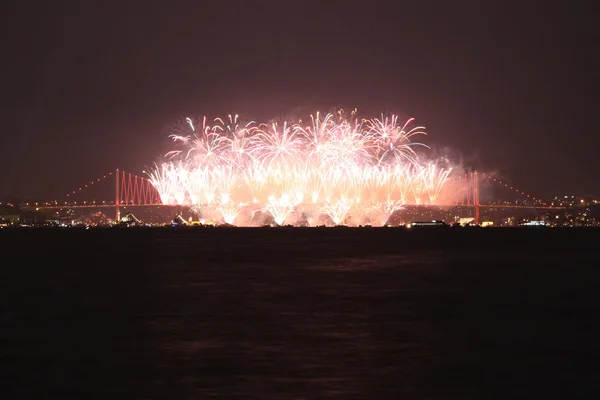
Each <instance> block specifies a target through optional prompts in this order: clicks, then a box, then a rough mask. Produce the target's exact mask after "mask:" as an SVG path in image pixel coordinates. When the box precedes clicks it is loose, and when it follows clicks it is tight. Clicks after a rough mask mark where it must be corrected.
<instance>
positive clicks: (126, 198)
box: [29, 169, 563, 222]
mask: <svg viewBox="0 0 600 400" xmlns="http://www.w3.org/2000/svg"><path fill="white" fill-rule="evenodd" d="M452 179H453V180H454V181H455V183H456V182H457V185H455V187H457V188H459V189H458V192H459V195H458V196H456V197H457V200H456V201H455V202H454V203H453V204H446V205H435V206H431V205H427V206H428V207H457V206H461V207H472V208H473V209H474V219H475V221H476V222H480V209H481V208H493V209H510V208H520V209H532V210H533V209H539V210H545V209H548V210H550V209H552V210H558V209H562V208H563V207H554V206H552V205H550V204H549V203H548V202H545V201H543V200H542V199H540V198H537V197H534V196H532V195H531V194H529V193H527V192H525V191H523V190H521V189H519V188H516V187H515V186H513V185H512V184H510V183H508V182H505V181H503V180H502V179H499V178H496V177H494V176H492V175H490V174H486V173H479V172H471V173H468V174H464V175H462V176H455V177H453V178H452ZM111 181H112V183H111ZM484 183H486V184H490V185H491V187H494V186H496V187H499V188H502V189H504V190H505V191H509V192H511V193H513V194H515V195H517V196H518V198H519V200H520V201H521V202H522V204H515V203H510V204H509V203H488V204H482V203H481V202H480V197H481V196H480V195H481V189H480V188H481V187H482V185H483V184H484ZM99 185H103V186H104V185H110V186H112V187H113V188H114V189H113V190H114V198H113V199H114V200H104V201H86V200H82V197H81V196H82V195H85V192H87V191H89V190H90V189H91V188H94V187H97V186H99ZM488 186H489V185H488ZM29 206H30V207H35V208H38V209H64V208H67V207H68V208H101V207H102V208H104V207H110V208H114V209H115V215H116V219H117V220H120V209H121V207H125V206H126V207H136V206H138V207H139V206H143V207H149V206H163V207H171V205H165V204H163V203H162V202H161V200H160V196H159V193H158V191H157V190H156V189H155V188H154V186H153V185H152V183H151V182H150V180H149V179H147V178H144V177H142V176H139V175H135V174H132V173H129V172H125V171H121V170H118V169H117V170H116V171H113V172H109V173H107V174H106V175H103V176H101V177H98V178H96V179H94V180H92V181H89V182H87V183H85V184H83V185H82V186H80V187H78V188H75V189H74V190H72V191H70V192H69V193H66V194H65V196H64V199H63V200H62V201H58V200H55V201H52V202H43V203H36V204H29Z"/></svg>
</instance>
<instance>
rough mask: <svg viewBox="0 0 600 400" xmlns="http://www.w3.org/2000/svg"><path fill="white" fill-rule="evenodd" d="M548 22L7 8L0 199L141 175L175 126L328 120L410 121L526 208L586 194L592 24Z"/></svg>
mask: <svg viewBox="0 0 600 400" xmlns="http://www.w3.org/2000/svg"><path fill="white" fill-rule="evenodd" d="M508 3H510V4H508ZM92 4H94V5H92ZM354 4H360V5H356V6H355V5H354ZM549 4H550V3H548V2H542V1H539V2H532V1H522V2H505V1H489V2H482V1H470V2H460V1H455V2H442V1H414V2H403V1H376V0H371V1H361V2H359V1H351V0H347V1H344V2H341V1H329V0H328V1H323V0H321V1H310V0H290V1H283V0H245V1H226V0H218V1H217V0H215V1H189V2H182V1H127V0H121V1H106V0H105V1H97V2H91V1H73V2H68V1H55V2H50V1H48V2H32V1H24V0H21V1H10V2H8V1H5V2H3V5H2V12H1V13H0V15H1V17H0V18H1V27H0V29H1V30H2V32H1V35H2V36H1V39H0V40H1V52H2V63H1V65H2V66H1V68H2V71H1V74H0V82H1V86H0V98H1V114H0V117H1V120H2V125H1V128H0V129H1V133H0V135H1V137H0V138H1V141H0V149H1V150H2V154H1V155H0V193H14V194H17V195H21V196H38V197H44V198H48V199H55V198H59V199H60V198H61V195H62V194H63V193H64V192H66V191H69V190H71V189H72V188H74V187H77V186H78V185H80V184H81V183H82V182H85V181H89V180H90V179H93V178H94V177H96V176H98V175H101V174H104V173H105V172H107V171H110V170H114V169H115V168H121V169H125V170H128V171H131V172H138V173H139V172H141V171H142V170H143V169H144V167H145V166H146V165H151V164H153V162H154V161H155V160H156V159H157V158H158V157H159V156H161V155H162V154H164V152H165V151H166V147H167V145H168V139H167V136H166V131H165V125H166V124H168V123H171V122H172V121H173V120H175V119H177V118H180V117H185V116H201V115H208V116H211V117H214V116H221V115H227V114H229V113H238V114H241V115H245V116H248V117H252V118H253V119H263V118H271V117H278V116H281V115H285V114H290V113H292V114H293V113H294V112H296V111H297V110H298V109H302V110H308V111H315V110H317V109H320V110H325V111H327V110H329V109H330V108H332V107H338V106H341V107H358V108H359V110H363V111H364V112H365V113H366V112H371V111H372V112H374V113H376V114H375V115H374V116H376V115H377V114H379V113H380V112H381V111H383V110H392V111H397V112H401V113H403V114H407V115H410V116H413V117H415V118H416V119H417V122H418V123H420V124H422V125H424V126H426V127H427V131H428V132H429V136H428V137H427V138H426V142H427V143H428V144H430V145H432V146H433V147H435V148H437V149H451V150H452V151H453V152H454V153H458V154H461V155H462V156H463V158H464V160H465V162H466V163H467V166H470V167H473V168H478V169H480V170H495V171H500V172H501V173H502V174H503V176H506V177H509V178H510V179H511V180H512V181H513V182H514V183H515V184H516V185H518V186H520V187H522V188H524V189H526V190H528V191H530V192H531V193H532V194H534V195H541V196H554V195H556V194H563V193H574V194H579V193H598V194H600V179H599V173H600V153H599V151H600V141H599V139H598V132H597V125H596V121H595V117H596V115H595V114H594V113H595V111H596V110H597V108H598V106H599V101H598V99H599V96H598V90H599V79H598V75H599V74H598V71H600V69H599V67H600V66H599V63H598V56H597V53H598V50H597V44H596V43H595V42H594V35H593V33H594V28H593V26H594V23H595V22H597V21H595V18H594V15H595V14H594V13H593V12H592V10H591V9H586V8H585V7H579V8H578V7H576V6H571V5H567V4H569V3H563V4H562V5H561V6H560V7H556V8H554V7H551V6H550V5H549ZM589 4H590V5H592V4H593V3H592V2H589Z"/></svg>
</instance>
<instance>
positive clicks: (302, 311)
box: [0, 228, 600, 400]
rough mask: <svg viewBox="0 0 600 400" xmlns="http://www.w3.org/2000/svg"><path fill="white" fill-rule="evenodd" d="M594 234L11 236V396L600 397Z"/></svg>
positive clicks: (196, 231)
mask: <svg viewBox="0 0 600 400" xmlns="http://www.w3.org/2000/svg"><path fill="white" fill-rule="evenodd" d="M599 247H600V230H593V229H573V228H571V229H567V228H565V229H558V228H548V229H545V228H541V229H539V228H538V229H536V228H531V229H526V228H522V229H521V228H504V229H503V228H448V229H421V230H413V231H405V230H403V229H396V228H362V229H355V228H327V229H307V228H304V229H303V228H294V229H287V228H146V229H140V228H110V229H89V230H84V229H75V228H73V229H47V230H46V229H31V230H8V229H3V230H0V399H3V400H5V399H47V398H53V399H54V398H55V399H117V398H118V399H121V398H123V399H212V398H217V399H238V398H239V399H280V400H284V399H382V400H387V399H403V400H407V399H515V398H526V399H533V398H539V399H584V398H585V399H598V398H600V252H599Z"/></svg>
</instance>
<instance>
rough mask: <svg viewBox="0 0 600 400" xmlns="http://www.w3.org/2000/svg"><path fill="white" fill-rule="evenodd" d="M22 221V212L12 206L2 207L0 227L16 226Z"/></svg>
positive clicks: (0, 206)
mask: <svg viewBox="0 0 600 400" xmlns="http://www.w3.org/2000/svg"><path fill="white" fill-rule="evenodd" d="M20 219H21V210H19V209H18V208H17V207H14V206H12V205H0V225H9V224H11V225H15V224H18V223H19V221H20Z"/></svg>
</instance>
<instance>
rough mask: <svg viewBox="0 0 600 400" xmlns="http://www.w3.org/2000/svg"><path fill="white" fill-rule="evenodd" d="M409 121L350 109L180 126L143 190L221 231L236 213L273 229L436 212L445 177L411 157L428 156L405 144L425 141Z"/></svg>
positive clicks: (187, 121) (431, 165) (436, 166)
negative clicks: (200, 213) (218, 222)
mask: <svg viewBox="0 0 600 400" xmlns="http://www.w3.org/2000/svg"><path fill="white" fill-rule="evenodd" d="M413 122H414V121H413V119H412V118H411V119H408V120H406V121H401V120H400V119H399V117H398V116H396V115H391V116H381V117H379V118H373V119H364V118H363V119H361V118H358V117H357V113H356V110H353V111H352V112H350V113H346V112H344V111H343V110H341V111H338V112H335V113H330V114H325V115H322V114H321V113H316V114H314V115H311V116H310V117H309V118H308V119H306V122H305V121H303V120H296V121H283V122H280V123H263V124H256V123H255V122H249V123H242V122H241V121H240V118H239V117H238V116H237V115H229V116H227V118H216V119H214V120H212V122H209V120H208V119H207V118H206V117H203V118H200V119H198V120H193V119H191V118H186V119H184V120H183V121H182V122H181V123H180V124H178V125H176V126H175V127H174V128H173V131H172V132H171V135H170V136H171V138H172V139H173V141H174V144H175V145H176V148H175V149H174V150H173V151H170V152H168V153H167V154H166V160H165V161H164V162H161V163H158V164H156V166H155V168H154V169H153V170H152V171H151V172H150V174H149V175H150V182H151V183H152V185H154V187H155V188H156V190H157V191H158V192H159V195H160V198H161V201H162V203H163V204H179V205H190V206H194V207H195V209H206V208H207V207H209V208H210V209H211V210H214V211H215V212H216V213H218V214H220V215H221V218H222V219H223V220H224V221H225V222H227V223H230V224H232V223H233V221H234V220H236V218H237V217H238V216H239V214H240V213H242V212H243V210H244V208H248V209H249V211H251V212H253V213H256V212H258V211H262V212H263V213H267V214H270V215H271V216H272V217H273V219H274V220H275V222H276V223H277V224H279V225H281V224H284V223H286V222H291V223H294V224H300V223H304V224H308V225H314V224H316V222H317V221H318V220H320V218H321V217H324V218H329V220H330V223H331V224H334V225H337V224H342V223H345V221H349V220H352V221H357V220H360V219H361V218H362V219H363V220H364V219H369V216H372V215H373V213H377V214H378V215H379V218H378V220H380V219H382V218H383V219H387V218H388V217H389V216H390V215H391V214H392V213H393V212H394V211H396V210H398V209H400V208H401V207H402V206H403V205H404V204H436V203H437V202H438V201H439V199H440V198H441V197H442V195H443V192H444V188H445V187H446V186H447V185H446V183H447V181H448V179H449V177H450V173H451V168H447V167H444V166H441V165H440V164H439V163H436V162H432V161H429V160H425V159H424V158H423V156H422V155H421V154H419V153H418V152H417V150H418V149H419V148H422V149H428V147H427V146H426V145H425V144H422V143H420V142H418V141H414V139H415V138H416V137H418V136H423V135H425V134H426V133H425V128H423V127H421V126H413ZM302 218H304V219H306V221H300V219H302ZM292 220H293V221H292ZM378 223H385V221H384V222H378Z"/></svg>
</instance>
